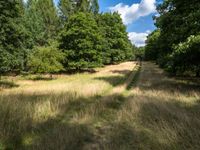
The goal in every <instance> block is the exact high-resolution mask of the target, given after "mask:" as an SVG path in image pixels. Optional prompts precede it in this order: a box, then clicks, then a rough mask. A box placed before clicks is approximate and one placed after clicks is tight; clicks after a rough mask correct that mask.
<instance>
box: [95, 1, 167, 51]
mask: <svg viewBox="0 0 200 150" xmlns="http://www.w3.org/2000/svg"><path fill="white" fill-rule="evenodd" d="M162 1H163V0H99V4H100V12H110V11H111V12H113V11H117V12H119V13H120V14H121V17H122V20H123V22H124V24H125V25H126V26H127V32H128V33H129V39H130V40H131V41H132V43H133V44H135V45H136V46H138V47H139V46H144V45H145V40H146V37H147V35H148V34H149V33H151V32H152V31H153V30H155V29H156V27H155V26H154V21H153V19H152V17H153V16H154V15H156V13H157V12H156V5H157V4H159V3H161V2H162Z"/></svg>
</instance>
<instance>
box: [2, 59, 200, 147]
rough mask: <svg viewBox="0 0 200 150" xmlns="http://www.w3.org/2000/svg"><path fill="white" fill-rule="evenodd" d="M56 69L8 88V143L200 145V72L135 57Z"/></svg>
mask: <svg viewBox="0 0 200 150" xmlns="http://www.w3.org/2000/svg"><path fill="white" fill-rule="evenodd" d="M54 76H55V78H54V80H49V81H46V80H38V81H34V80H29V79H25V78H24V77H20V76H18V77H15V84H17V85H19V86H18V87H15V86H14V87H13V86H10V87H9V88H3V89H2V91H1V92H0V149H2V150H4V149H20V150H22V149H26V150H27V149H38V150H40V149H41V150H42V149H45V150H46V149H71V150H74V149H85V150H88V149H162V150H163V149H199V148H200V142H199V138H200V131H199V126H200V118H199V113H200V111H199V110H200V105H199V99H200V92H199V91H200V86H199V82H197V81H198V80H194V81H193V80H190V79H188V80H182V79H180V78H179V79H175V78H169V77H167V76H166V75H165V73H163V71H162V70H160V69H158V67H157V66H156V65H154V64H152V63H144V64H143V66H142V67H141V68H140V67H139V66H138V65H136V64H135V63H134V62H127V63H122V64H119V65H111V66H107V67H105V68H100V69H96V73H79V74H75V75H54ZM3 78H4V79H5V78H7V80H11V79H10V77H9V78H8V77H3Z"/></svg>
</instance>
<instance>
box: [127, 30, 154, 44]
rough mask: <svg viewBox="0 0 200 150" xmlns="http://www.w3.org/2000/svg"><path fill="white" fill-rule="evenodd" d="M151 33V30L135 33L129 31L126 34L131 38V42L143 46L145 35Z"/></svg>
mask: <svg viewBox="0 0 200 150" xmlns="http://www.w3.org/2000/svg"><path fill="white" fill-rule="evenodd" d="M150 33H151V31H149V30H148V31H146V32H145V33H136V32H130V33H129V34H128V36H129V39H130V40H131V42H132V44H134V45H136V46H137V47H141V46H145V41H146V39H147V36H148V35H149V34H150Z"/></svg>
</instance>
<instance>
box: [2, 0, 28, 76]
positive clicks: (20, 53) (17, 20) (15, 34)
mask: <svg viewBox="0 0 200 150" xmlns="http://www.w3.org/2000/svg"><path fill="white" fill-rule="evenodd" d="M22 8H23V3H22V1H21V0H7V1H0V72H1V73H2V72H6V71H13V70H21V69H23V65H24V40H25V39H26V36H25V33H24V30H23V26H22V24H21V21H22V15H23V9H22Z"/></svg>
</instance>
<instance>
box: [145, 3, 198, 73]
mask: <svg viewBox="0 0 200 150" xmlns="http://www.w3.org/2000/svg"><path fill="white" fill-rule="evenodd" d="M157 10H158V12H159V16H157V17H155V18H154V19H155V25H156V26H157V29H156V30H155V31H154V32H152V33H151V34H150V35H149V36H148V39H147V41H146V44H147V45H146V47H145V57H146V59H147V60H154V61H156V62H157V63H158V64H159V65H160V66H161V67H163V68H165V69H166V70H167V71H169V72H171V73H172V74H174V75H191V76H195V75H196V76H200V3H199V0H190V1H188V0H165V1H164V3H163V4H160V5H158V7H157Z"/></svg>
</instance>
